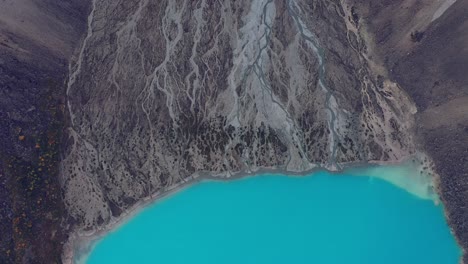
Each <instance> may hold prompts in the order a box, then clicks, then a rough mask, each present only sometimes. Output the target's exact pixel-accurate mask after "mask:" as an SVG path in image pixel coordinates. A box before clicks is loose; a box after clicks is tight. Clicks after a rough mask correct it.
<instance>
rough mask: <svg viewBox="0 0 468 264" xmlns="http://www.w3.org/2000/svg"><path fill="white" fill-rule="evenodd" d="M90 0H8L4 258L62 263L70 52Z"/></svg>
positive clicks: (0, 197)
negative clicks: (64, 140)
mask: <svg viewBox="0 0 468 264" xmlns="http://www.w3.org/2000/svg"><path fill="white" fill-rule="evenodd" d="M88 11H89V10H88V7H87V5H86V2H84V1H74V0H65V1H54V0H40V1H39V0H37V1H36V0H3V1H0V263H5V264H9V263H61V262H62V261H61V255H62V251H63V249H62V248H63V243H64V241H66V240H67V239H68V233H69V231H70V230H69V229H68V228H67V225H66V224H65V223H66V221H65V220H66V219H67V217H66V216H67V214H68V213H67V210H66V208H65V205H64V202H63V199H62V194H61V186H60V182H59V176H58V174H59V162H60V153H59V152H60V142H61V132H62V130H63V128H64V126H65V123H64V117H65V115H64V113H65V112H64V110H65V99H66V98H65V85H64V84H65V82H66V79H67V75H68V63H69V61H68V60H69V58H70V57H71V56H72V54H73V52H74V50H75V48H76V47H78V46H79V45H80V39H81V36H82V34H83V33H85V30H86V28H85V22H86V17H87V14H88Z"/></svg>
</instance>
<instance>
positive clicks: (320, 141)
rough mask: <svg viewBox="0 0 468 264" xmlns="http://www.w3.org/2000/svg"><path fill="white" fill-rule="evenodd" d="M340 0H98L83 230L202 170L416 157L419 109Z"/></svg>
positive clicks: (81, 130)
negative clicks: (375, 58)
mask: <svg viewBox="0 0 468 264" xmlns="http://www.w3.org/2000/svg"><path fill="white" fill-rule="evenodd" d="M349 12H350V11H349V10H347V9H346V7H343V5H342V3H340V2H339V1H323V2H322V1H314V2H310V1H299V0H289V1H272V0H264V1H208V0H200V1H180V0H179V1H122V2H116V1H101V0H97V1H94V3H93V9H92V12H91V15H90V17H89V21H88V22H89V23H88V35H87V36H86V39H85V41H84V44H83V46H82V50H81V52H80V55H79V57H78V58H77V61H76V63H74V64H73V65H72V67H71V75H70V80H69V83H68V90H67V98H68V107H69V111H70V128H69V133H68V136H69V137H68V144H67V149H66V151H65V154H64V161H63V173H62V176H63V178H62V187H63V189H64V192H65V203H66V205H67V208H68V210H69V212H70V214H71V216H72V217H73V218H74V219H76V221H77V222H79V223H80V225H81V227H82V228H83V229H84V230H87V229H91V230H92V229H94V228H95V227H96V226H100V225H103V224H105V223H107V222H108V221H109V220H110V219H111V218H112V217H118V216H119V215H120V213H121V212H122V211H123V210H125V209H127V208H128V207H129V206H131V205H132V204H134V203H135V202H136V201H139V200H140V199H142V198H144V197H147V196H149V195H151V194H153V193H155V192H161V191H164V189H166V188H168V187H170V186H172V185H174V184H177V183H180V182H182V181H184V180H186V179H187V178H190V177H195V176H197V175H199V174H200V173H201V172H203V173H206V174H209V175H219V176H223V175H224V176H226V175H228V174H231V173H236V172H242V171H255V170H258V169H260V168H281V169H285V170H288V171H306V170H309V169H311V168H314V167H317V166H321V167H324V168H327V169H332V170H334V169H337V168H340V167H341V166H342V165H343V164H345V163H350V162H366V161H397V160H400V159H402V158H404V157H407V156H408V155H410V154H411V153H413V152H414V151H415V147H414V144H413V140H412V138H411V133H409V131H411V129H412V126H413V116H412V114H413V113H414V112H415V107H414V106H413V104H412V103H411V101H410V100H409V99H408V97H407V96H406V95H405V93H404V92H403V91H402V89H401V88H400V87H399V86H398V85H397V84H395V83H393V82H391V81H389V80H388V79H387V77H386V75H385V72H383V71H378V69H377V67H376V66H374V65H373V62H372V61H370V60H369V58H368V57H367V55H366V54H367V53H366V48H367V47H366V44H365V43H364V42H363V40H362V39H361V36H360V35H359V32H358V30H357V27H358V24H357V23H356V21H353V19H352V17H351V16H350V13H349Z"/></svg>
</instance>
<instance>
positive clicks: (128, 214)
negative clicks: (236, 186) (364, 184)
mask: <svg viewBox="0 0 468 264" xmlns="http://www.w3.org/2000/svg"><path fill="white" fill-rule="evenodd" d="M414 158H415V157H414V156H409V157H404V158H402V159H401V160H399V161H391V162H382V161H369V162H358V163H356V162H350V163H340V164H338V166H339V167H340V169H335V170H330V169H326V168H324V167H321V166H317V167H314V168H312V169H309V170H306V171H300V172H294V171H287V170H286V169H285V168H279V167H278V168H254V169H252V170H249V171H239V172H235V173H231V172H225V173H219V174H215V173H210V172H197V173H195V174H193V175H192V176H190V177H188V178H185V179H183V181H182V182H179V183H176V184H175V185H173V186H171V187H170V188H167V189H165V190H162V191H159V192H156V193H154V194H152V195H150V196H148V197H146V198H144V199H143V200H141V201H139V202H137V203H136V204H134V205H133V206H132V207H130V208H129V209H127V210H125V211H124V212H123V213H122V214H121V215H120V216H119V217H116V218H112V219H111V220H110V221H109V223H108V224H107V225H105V226H104V227H102V228H99V229H97V230H94V231H90V232H75V233H72V234H71V235H70V238H69V240H68V241H67V243H66V244H65V246H64V252H63V258H62V259H63V263H64V264H85V263H86V258H87V256H88V255H89V253H90V252H91V251H92V249H93V247H94V244H95V242H97V241H98V240H99V239H101V238H102V237H104V236H105V235H106V234H108V233H109V232H112V231H113V230H116V229H117V228H118V227H119V226H121V225H123V224H125V223H126V222H127V221H129V220H130V219H131V218H132V217H133V216H135V215H136V214H138V213H139V212H140V211H141V210H143V209H145V208H147V207H148V206H149V205H151V204H154V203H156V202H158V201H160V200H161V199H163V198H165V197H168V196H170V195H172V194H175V193H176V192H178V191H180V190H182V189H184V188H188V187H189V186H191V185H193V184H195V183H198V182H201V181H204V180H216V181H230V180H235V179H241V178H245V177H250V176H261V175H265V174H287V175H289V176H306V175H310V174H313V173H314V172H319V171H327V172H330V173H332V174H335V173H336V174H338V173H342V172H344V171H346V170H349V169H359V168H373V167H379V166H398V165H401V164H403V163H404V162H407V161H409V160H412V159H414ZM421 166H422V163H421ZM431 175H432V176H431V179H430V181H431V183H432V186H433V188H434V191H435V193H436V194H437V195H438V194H439V188H438V184H437V176H436V174H431ZM364 176H369V175H364ZM379 178H381V179H383V180H386V181H388V182H390V183H391V184H394V185H397V186H398V187H400V188H403V189H405V187H404V185H402V184H396V183H395V182H392V181H389V180H388V179H385V178H382V177H379ZM406 190H407V189H406ZM407 191H408V192H410V193H412V191H411V190H407ZM413 194H414V193H413ZM434 202H436V201H435V200H434ZM444 212H445V210H444ZM445 217H446V219H448V218H447V215H445ZM457 242H458V241H457Z"/></svg>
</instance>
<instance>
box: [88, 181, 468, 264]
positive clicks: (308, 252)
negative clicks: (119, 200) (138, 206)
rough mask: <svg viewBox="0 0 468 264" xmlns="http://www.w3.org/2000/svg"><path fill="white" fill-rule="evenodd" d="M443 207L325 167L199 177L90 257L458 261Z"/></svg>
mask: <svg viewBox="0 0 468 264" xmlns="http://www.w3.org/2000/svg"><path fill="white" fill-rule="evenodd" d="M460 255H461V251H460V249H459V247H458V246H457V244H456V241H455V239H454V237H453V236H452V235H451V233H450V230H449V227H448V226H447V223H446V221H445V218H444V214H443V208H442V206H436V205H435V204H434V202H433V201H432V200H428V199H421V198H418V197H417V196H414V195H412V194H410V193H408V192H407V191H405V190H404V189H401V188H398V187H396V186H395V185H392V184H390V183H388V182H386V181H384V180H381V179H378V178H372V177H367V176H351V175H346V174H333V175H332V174H330V173H327V172H317V173H314V174H313V175H312V176H300V177H292V176H284V175H261V176H257V177H248V178H243V179H238V180H232V181H206V182H201V183H196V184H194V185H192V186H190V187H188V188H185V189H183V190H181V191H179V192H177V193H175V194H173V195H171V196H168V197H166V198H163V199H162V200H160V201H158V202H156V203H155V204H153V205H150V206H148V207H147V208H145V209H144V210H142V211H141V212H140V213H138V214H137V215H136V216H135V217H133V218H131V219H130V220H128V221H127V222H125V223H124V224H123V225H122V226H120V227H118V228H117V229H116V230H115V231H114V232H111V233H109V234H108V235H106V236H105V237H104V238H103V239H101V240H100V241H98V242H96V244H95V247H94V249H93V250H92V251H91V253H90V255H89V256H88V258H87V260H86V263H87V264H105V263H110V264H116V263H117V264H119V263H135V264H138V263H145V264H146V263H158V264H220V263H225V264H264V263H265V264H266V263H268V264H284V263H291V264H294V263H317V264H342V263H347V264H387V263H388V264H396V263H398V264H418V263H424V264H452V263H453V264H457V263H458V260H459V258H460Z"/></svg>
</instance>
